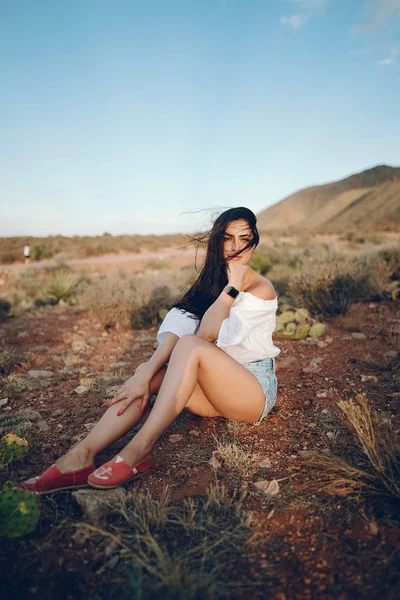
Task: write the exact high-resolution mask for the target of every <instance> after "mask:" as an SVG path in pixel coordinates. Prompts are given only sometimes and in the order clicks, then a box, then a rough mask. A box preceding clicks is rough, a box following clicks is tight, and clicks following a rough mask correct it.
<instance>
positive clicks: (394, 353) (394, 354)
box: [383, 350, 399, 358]
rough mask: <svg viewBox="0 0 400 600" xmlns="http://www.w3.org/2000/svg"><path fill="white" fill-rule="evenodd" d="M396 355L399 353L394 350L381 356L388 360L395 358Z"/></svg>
mask: <svg viewBox="0 0 400 600" xmlns="http://www.w3.org/2000/svg"><path fill="white" fill-rule="evenodd" d="M398 355H399V353H398V352H397V351H396V350H388V351H387V352H385V354H384V355H383V356H387V357H388V358H397V357H398Z"/></svg>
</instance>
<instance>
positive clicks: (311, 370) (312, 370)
mask: <svg viewBox="0 0 400 600" xmlns="http://www.w3.org/2000/svg"><path fill="white" fill-rule="evenodd" d="M320 370H321V369H320V367H318V365H315V366H313V367H304V369H302V371H303V373H318V371H320Z"/></svg>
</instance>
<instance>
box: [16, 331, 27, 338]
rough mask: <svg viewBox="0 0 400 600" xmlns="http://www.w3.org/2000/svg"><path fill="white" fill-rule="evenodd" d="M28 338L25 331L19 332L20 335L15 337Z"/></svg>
mask: <svg viewBox="0 0 400 600" xmlns="http://www.w3.org/2000/svg"><path fill="white" fill-rule="evenodd" d="M28 336H29V333H28V332H27V331H21V332H20V333H19V334H18V335H17V337H18V338H25V337H28Z"/></svg>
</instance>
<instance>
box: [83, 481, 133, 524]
mask: <svg viewBox="0 0 400 600" xmlns="http://www.w3.org/2000/svg"><path fill="white" fill-rule="evenodd" d="M72 495H73V497H74V498H75V500H76V501H77V502H78V504H79V506H80V507H81V509H82V512H83V514H84V516H85V518H86V519H87V520H88V521H90V522H91V523H94V524H96V525H97V524H99V523H100V522H101V521H102V520H103V519H105V518H106V517H108V515H109V514H110V513H111V512H113V510H114V509H115V508H116V507H117V506H118V505H120V504H121V502H123V501H124V499H125V497H126V492H125V490H123V489H122V488H116V489H112V490H99V491H97V490H78V491H77V492H72Z"/></svg>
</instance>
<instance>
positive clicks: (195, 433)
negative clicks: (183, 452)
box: [189, 429, 200, 437]
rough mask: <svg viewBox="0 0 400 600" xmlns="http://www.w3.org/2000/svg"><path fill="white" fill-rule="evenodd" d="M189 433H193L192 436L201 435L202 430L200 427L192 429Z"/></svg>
mask: <svg viewBox="0 0 400 600" xmlns="http://www.w3.org/2000/svg"><path fill="white" fill-rule="evenodd" d="M189 435H192V436H194V437H199V435H200V431H199V430H198V429H191V430H190V431H189Z"/></svg>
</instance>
